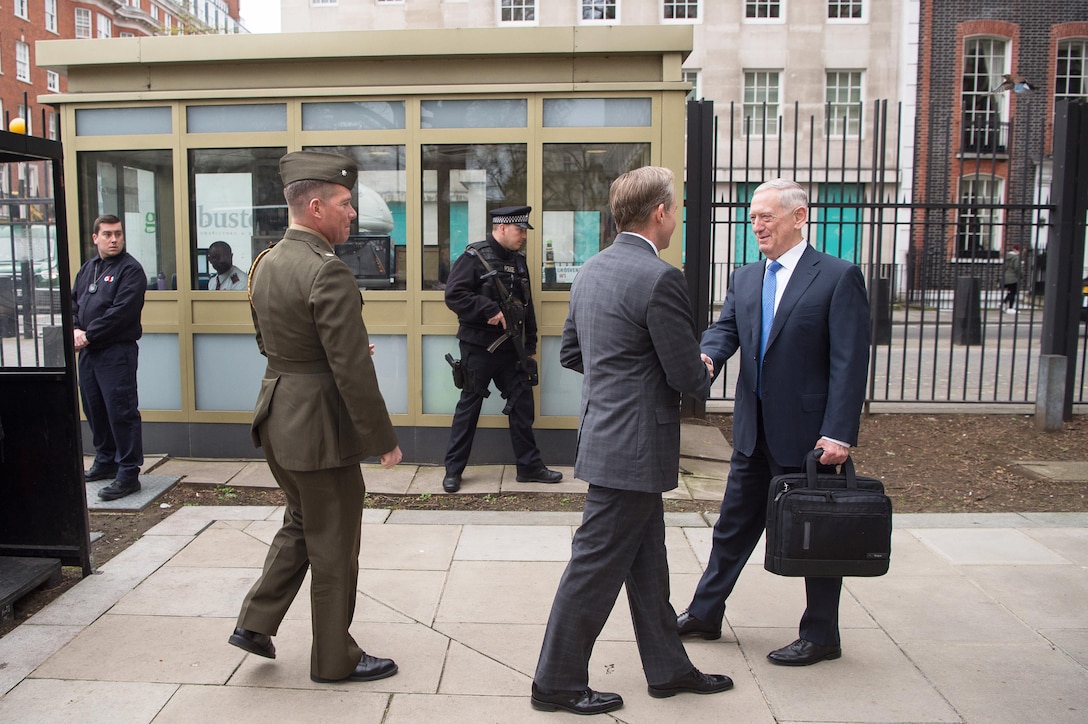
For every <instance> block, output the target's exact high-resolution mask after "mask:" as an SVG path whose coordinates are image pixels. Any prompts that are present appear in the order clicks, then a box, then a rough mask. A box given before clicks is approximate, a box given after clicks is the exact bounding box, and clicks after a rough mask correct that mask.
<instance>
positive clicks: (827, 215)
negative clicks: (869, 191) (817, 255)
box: [810, 184, 861, 264]
mask: <svg viewBox="0 0 1088 724" xmlns="http://www.w3.org/2000/svg"><path fill="white" fill-rule="evenodd" d="M819 193H820V198H819V201H820V204H821V208H820V209H818V210H817V214H815V217H816V218H814V219H811V220H810V228H811V227H812V226H815V233H816V248H817V249H819V250H820V251H822V252H825V253H827V254H830V255H831V256H837V257H839V258H840V259H846V260H847V261H852V262H854V263H855V264H856V263H858V261H860V259H859V257H858V255H859V253H860V250H861V207H860V206H859V204H860V202H861V189H860V187H858V186H856V185H854V184H821V185H820V188H819ZM825 204H826V205H825ZM811 216H812V215H810V217H811Z"/></svg>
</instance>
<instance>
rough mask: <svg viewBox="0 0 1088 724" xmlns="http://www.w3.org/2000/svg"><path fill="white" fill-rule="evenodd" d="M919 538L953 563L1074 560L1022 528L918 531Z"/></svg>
mask: <svg viewBox="0 0 1088 724" xmlns="http://www.w3.org/2000/svg"><path fill="white" fill-rule="evenodd" d="M914 535H915V537H917V538H918V539H919V540H920V541H922V542H923V543H925V544H926V545H927V546H929V547H930V548H931V549H933V550H934V551H935V552H936V553H938V554H939V555H941V556H942V557H943V558H944V559H945V560H947V561H948V562H949V563H952V564H953V565H958V566H967V565H993V564H1003V565H1024V566H1026V565H1054V564H1063V563H1069V562H1070V561H1069V560H1068V559H1067V558H1064V557H1063V556H1060V555H1058V554H1057V553H1055V552H1054V551H1052V550H1050V549H1049V548H1047V547H1046V546H1044V545H1042V544H1040V543H1038V542H1037V541H1034V540H1032V539H1031V538H1030V537H1029V536H1027V535H1025V534H1024V533H1023V532H1021V531H1019V530H1007V529H991V530H963V529H957V528H946V529H939V530H917V531H914Z"/></svg>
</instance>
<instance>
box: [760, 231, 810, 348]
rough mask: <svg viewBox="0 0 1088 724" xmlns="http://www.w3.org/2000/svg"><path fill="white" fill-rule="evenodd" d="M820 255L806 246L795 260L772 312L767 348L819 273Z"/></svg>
mask: <svg viewBox="0 0 1088 724" xmlns="http://www.w3.org/2000/svg"><path fill="white" fill-rule="evenodd" d="M819 262H820V257H819V255H818V254H817V253H816V251H815V250H814V249H813V248H812V247H811V246H806V248H805V252H804V253H803V254H802V255H801V259H800V260H799V261H798V262H797V268H796V269H794V270H793V274H791V275H790V282H789V284H787V285H786V291H784V292H783V293H782V301H781V302H779V303H778V310H777V311H776V312H775V314H774V324H772V325H771V333H770V335H768V337H767V348H768V349H770V347H771V345H772V344H774V340H775V338H776V337H778V333H779V332H780V331H781V330H782V327H783V326H785V324H786V321H787V320H788V319H789V317H790V314H791V313H792V312H793V308H794V307H796V306H797V302H798V301H800V299H801V296H802V295H803V294H804V293H805V290H806V289H808V288H809V286H810V285H811V284H812V282H813V281H814V280H815V279H816V275H817V274H819V273H820V272H819V268H818V267H819Z"/></svg>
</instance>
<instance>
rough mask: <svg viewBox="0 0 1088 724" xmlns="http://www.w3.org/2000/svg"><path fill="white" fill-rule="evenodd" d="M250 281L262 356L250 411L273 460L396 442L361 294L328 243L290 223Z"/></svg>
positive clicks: (299, 461)
mask: <svg viewBox="0 0 1088 724" xmlns="http://www.w3.org/2000/svg"><path fill="white" fill-rule="evenodd" d="M250 289H251V292H252V299H253V301H252V305H253V324H254V326H255V327H256V328H257V345H258V346H259V347H260V350H261V354H263V355H264V356H265V357H267V358H268V368H267V369H266V370H265V373H264V379H263V380H261V391H260V395H259V396H258V398H257V405H256V409H255V410H254V412H253V425H252V434H253V440H254V444H256V445H257V446H258V447H260V446H264V445H271V446H272V449H273V451H274V453H275V456H276V459H277V460H278V461H279V463H280V465H282V466H283V467H285V468H287V469H288V470H303V471H305V470H321V469H324V468H337V467H343V466H346V465H351V464H353V463H358V462H360V461H362V460H363V459H365V458H367V457H371V456H374V455H382V454H384V453H387V452H389V451H390V450H392V449H393V448H395V447H396V446H397V437H396V434H395V433H394V432H393V425H392V423H391V422H390V421H389V413H388V412H387V411H386V407H385V400H384V399H383V398H382V394H381V391H380V390H379V389H378V378H377V376H376V374H375V372H374V362H373V360H372V359H371V356H370V349H369V344H370V342H369V339H368V337H367V333H366V326H365V325H364V324H363V317H362V304H363V302H362V297H361V296H360V295H359V288H358V286H357V285H356V283H355V277H354V276H352V273H351V270H350V269H349V268H348V266H347V265H346V264H345V263H344V262H343V261H341V260H340V259H339V257H337V256H336V254H334V253H333V250H332V246H331V245H330V244H329V242H328V241H326V240H325V239H324V238H323V237H321V236H319V235H317V234H315V233H312V232H309V231H307V230H305V229H303V228H299V227H294V226H292V227H291V228H289V229H288V230H287V233H286V234H285V235H284V237H283V240H282V241H280V242H279V243H278V244H276V245H275V246H274V247H273V248H272V249H270V250H269V251H268V252H266V253H264V254H262V255H261V256H260V257H258V260H257V261H256V262H255V263H254V265H253V268H252V269H251V270H250ZM262 424H264V427H263V434H262V427H261V425H262Z"/></svg>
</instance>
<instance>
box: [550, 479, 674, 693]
mask: <svg viewBox="0 0 1088 724" xmlns="http://www.w3.org/2000/svg"><path fill="white" fill-rule="evenodd" d="M624 584H626V586H627V601H628V603H629V604H630V608H631V622H632V624H633V625H634V629H635V641H636V643H637V644H638V653H639V657H640V658H641V659H642V670H643V672H644V673H645V674H646V681H647V683H649V684H650V685H660V684H666V683H668V682H670V681H673V680H675V679H677V678H679V677H680V676H683V675H684V674H686V673H688V672H689V671H691V670H692V668H694V667H693V666H692V663H691V659H689V658H688V655H687V652H686V651H685V650H684V645H683V644H682V643H681V641H680V635H679V634H678V633H677V631H676V610H675V609H674V608H673V607H672V604H670V603H669V561H668V558H667V556H666V552H665V518H664V507H663V506H662V504H661V493H643V492H638V491H632V490H616V489H614V488H604V487H601V486H599V485H590V486H589V491H588V493H587V495H586V505H585V511H584V512H583V514H582V525H581V526H579V528H578V530H577V532H575V534H574V541H573V542H572V544H571V557H570V562H569V563H568V564H567V568H566V570H565V571H564V572H563V577H562V578H561V579H560V581H559V588H558V589H557V590H556V592H555V600H554V602H553V603H552V610H551V614H550V616H549V617H548V627H547V629H546V630H545V632H544V643H543V645H542V647H541V649H540V659H539V661H538V662H537V666H536V674H535V675H534V677H533V681H534V682H535V683H536V685H537V686H539V687H541V688H543V689H548V690H554V691H581V690H582V689H585V688H586V687H587V686H589V657H590V655H591V654H592V653H593V645H594V643H595V642H596V641H597V637H598V636H599V635H600V633H601V629H603V628H604V624H605V622H606V621H607V620H608V616H609V614H611V613H612V608H613V606H615V604H616V598H617V596H619V593H620V587H621V586H623V585H624Z"/></svg>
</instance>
